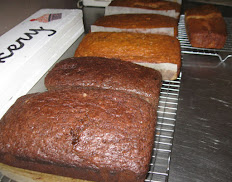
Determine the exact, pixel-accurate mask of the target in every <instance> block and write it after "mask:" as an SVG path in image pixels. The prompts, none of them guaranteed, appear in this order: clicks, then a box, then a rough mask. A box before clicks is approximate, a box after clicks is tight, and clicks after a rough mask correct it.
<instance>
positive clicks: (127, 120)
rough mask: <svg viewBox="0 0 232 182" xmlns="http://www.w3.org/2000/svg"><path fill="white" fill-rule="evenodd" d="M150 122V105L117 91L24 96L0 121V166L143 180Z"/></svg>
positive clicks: (150, 139)
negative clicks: (6, 165)
mask: <svg viewBox="0 0 232 182" xmlns="http://www.w3.org/2000/svg"><path fill="white" fill-rule="evenodd" d="M155 123H156V112H155V110H154V108H153V107H152V106H151V105H150V104H148V103H147V102H146V101H144V100H142V99H139V98H137V97H133V96H132V95H130V94H125V93H121V92H119V91H112V90H103V89H100V90H89V89H74V88H72V89H67V90H54V91H48V92H44V93H37V94H31V95H27V96H23V97H21V98H19V99H18V100H17V101H16V103H15V104H14V105H13V106H12V107H11V108H10V109H9V110H8V112H7V113H6V114H5V115H4V117H3V118H2V120H1V122H0V162H1V163H5V164H8V165H12V166H15V167H20V168H25V169H30V170H35V171H40V172H44V173H51V174H56V175H63V176H68V177H72V178H82V179H86V180H92V181H98V182H109V181H113V182H119V181H120V182H128V181H131V182H143V181H144V180H145V177H146V174H147V171H148V168H149V163H150V159H151V152H152V147H153V140H154V131H155Z"/></svg>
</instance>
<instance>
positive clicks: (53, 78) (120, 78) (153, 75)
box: [45, 57, 162, 108]
mask: <svg viewBox="0 0 232 182" xmlns="http://www.w3.org/2000/svg"><path fill="white" fill-rule="evenodd" d="M161 80H162V78H161V74H160V72H158V71H156V70H154V69H151V68H147V67H144V66H140V65H137V64H134V63H131V62H128V61H121V60H117V59H107V58H99V57H79V58H77V57H76V58H75V57H74V58H68V59H66V60H63V61H61V62H59V63H58V64H56V65H55V67H54V68H53V69H52V70H51V71H50V72H49V73H48V75H47V76H46V77H45V86H46V87H47V88H48V90H52V89H60V88H67V87H70V86H71V87H73V86H74V87H88V88H91V89H96V88H102V89H109V90H120V91H122V92H126V93H130V94H133V95H135V96H139V97H140V98H142V99H144V100H146V101H148V102H149V103H150V104H152V105H153V106H154V107H155V108H157V106H158V102H159V94H160V87H161Z"/></svg>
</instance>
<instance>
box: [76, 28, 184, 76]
mask: <svg viewBox="0 0 232 182" xmlns="http://www.w3.org/2000/svg"><path fill="white" fill-rule="evenodd" d="M84 56H97V57H105V58H116V59H121V60H125V61H130V62H134V63H137V64H140V65H143V66H146V67H151V68H154V69H156V70H158V71H160V72H161V74H162V79H163V80H174V79H176V78H177V76H178V75H179V72H180V66H181V55H180V43H179V41H178V40H177V39H176V38H175V37H171V36H168V35H156V34H143V33H128V32H92V33H89V34H87V35H86V36H85V37H84V38H83V40H82V41H81V43H80V44H79V46H78V48H77V50H76V52H75V57H84Z"/></svg>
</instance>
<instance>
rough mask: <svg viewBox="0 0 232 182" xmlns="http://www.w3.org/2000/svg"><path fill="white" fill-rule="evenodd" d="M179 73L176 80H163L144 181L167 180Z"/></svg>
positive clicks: (177, 96) (179, 80)
mask: <svg viewBox="0 0 232 182" xmlns="http://www.w3.org/2000/svg"><path fill="white" fill-rule="evenodd" d="M180 82H181V73H180V76H179V78H178V79H177V80H174V81H164V82H163V84H162V87H161V92H160V101H159V106H158V110H157V113H158V119H157V126H156V137H155V141H154V142H155V147H154V148H153V155H152V160H151V164H150V170H149V172H148V176H147V178H146V180H145V182H167V181H168V175H169V164H170V157H171V152H172V144H173V136H174V128H175V121H176V111H177V105H178V98H179V89H180Z"/></svg>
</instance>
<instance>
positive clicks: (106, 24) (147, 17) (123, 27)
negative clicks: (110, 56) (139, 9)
mask: <svg viewBox="0 0 232 182" xmlns="http://www.w3.org/2000/svg"><path fill="white" fill-rule="evenodd" d="M177 25H178V21H177V19H175V18H172V17H169V16H164V15H158V14H118V15H109V16H103V17H101V18H99V19H98V20H97V21H96V22H95V23H94V24H93V25H92V26H91V32H96V31H103V32H104V31H111V32H112V31H126V32H137V33H153V32H154V33H156V34H166V35H171V36H175V37H176V36H177ZM109 28H113V29H109Z"/></svg>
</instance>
